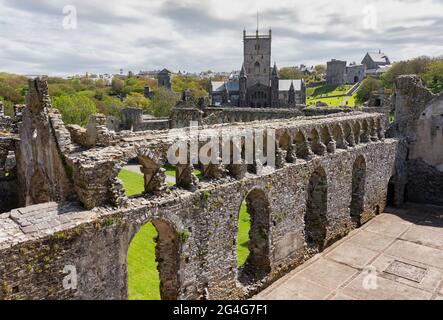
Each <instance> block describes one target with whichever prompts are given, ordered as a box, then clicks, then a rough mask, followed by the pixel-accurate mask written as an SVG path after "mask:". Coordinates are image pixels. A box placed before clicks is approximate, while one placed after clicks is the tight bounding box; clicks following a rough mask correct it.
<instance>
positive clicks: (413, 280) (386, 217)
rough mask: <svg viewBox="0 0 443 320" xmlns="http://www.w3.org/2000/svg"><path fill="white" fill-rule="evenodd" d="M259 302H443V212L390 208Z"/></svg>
mask: <svg viewBox="0 0 443 320" xmlns="http://www.w3.org/2000/svg"><path fill="white" fill-rule="evenodd" d="M386 211H387V212H386V213H383V214H381V215H379V216H377V217H376V218H375V219H373V220H372V221H370V222H368V223H367V224H365V225H364V226H362V227H361V228H359V229H356V230H354V231H352V232H351V233H350V234H349V235H348V236H347V237H345V238H344V239H342V240H340V241H338V242H337V243H335V244H334V245H333V246H331V247H329V248H327V249H326V250H325V251H324V252H322V253H320V254H318V255H316V256H315V257H313V258H312V259H310V260H309V261H308V262H306V263H304V264H303V265H301V266H300V267H298V268H296V269H295V270H293V271H292V272H291V273H289V274H288V275H286V276H284V277H283V278H281V279H279V280H278V281H277V282H275V283H274V284H272V285H271V286H270V287H268V288H267V289H265V290H264V291H262V292H261V293H259V294H258V295H257V296H255V297H254V298H253V299H263V300H267V299H271V300H272V299H282V300H292V299H327V300H334V299H346V300H356V299H357V300H362V299H364V300H373V299H389V300H394V299H395V300H397V299H414V300H415V299H420V300H424V299H426V300H442V299H443V207H436V206H429V205H417V204H407V206H406V208H404V209H391V208H388V209H387V210H386Z"/></svg>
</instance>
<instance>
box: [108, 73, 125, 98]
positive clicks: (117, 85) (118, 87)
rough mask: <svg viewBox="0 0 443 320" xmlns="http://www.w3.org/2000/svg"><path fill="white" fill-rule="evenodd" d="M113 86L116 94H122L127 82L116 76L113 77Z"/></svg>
mask: <svg viewBox="0 0 443 320" xmlns="http://www.w3.org/2000/svg"><path fill="white" fill-rule="evenodd" d="M111 87H112V90H113V91H114V92H115V93H116V94H121V93H122V92H123V88H124V87H125V82H124V81H123V80H121V79H119V78H117V77H114V78H112V83H111Z"/></svg>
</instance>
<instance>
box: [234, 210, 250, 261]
mask: <svg viewBox="0 0 443 320" xmlns="http://www.w3.org/2000/svg"><path fill="white" fill-rule="evenodd" d="M238 223H239V224H238V235H237V265H238V266H239V267H241V266H242V265H243V264H244V263H245V262H246V259H247V258H248V255H249V248H248V244H249V229H250V228H251V218H250V216H249V214H248V211H247V208H246V202H243V204H242V206H241V208H240V214H239V219H238Z"/></svg>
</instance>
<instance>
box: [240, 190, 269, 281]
mask: <svg viewBox="0 0 443 320" xmlns="http://www.w3.org/2000/svg"><path fill="white" fill-rule="evenodd" d="M245 202H246V210H247V212H248V213H249V215H250V221H251V222H250V229H249V242H248V250H249V255H248V257H247V258H246V261H245V263H244V264H243V266H241V267H240V269H239V280H240V282H241V283H243V284H250V283H254V282H256V281H259V280H260V279H263V278H264V277H265V276H266V275H267V274H268V273H269V272H270V270H271V262H270V258H269V254H270V245H269V243H270V239H269V233H270V219H271V218H270V205H269V201H268V198H267V196H266V194H265V193H264V192H263V190H260V189H254V190H252V191H251V192H249V194H248V195H247V196H246V200H245ZM239 211H241V208H240V209H239Z"/></svg>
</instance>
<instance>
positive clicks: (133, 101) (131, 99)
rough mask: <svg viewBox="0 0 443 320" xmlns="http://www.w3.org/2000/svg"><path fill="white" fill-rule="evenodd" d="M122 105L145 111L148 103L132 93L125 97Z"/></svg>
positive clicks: (143, 98)
mask: <svg viewBox="0 0 443 320" xmlns="http://www.w3.org/2000/svg"><path fill="white" fill-rule="evenodd" d="M124 105H125V106H127V107H133V108H142V109H144V110H145V111H148V110H149V105H150V101H149V99H146V98H145V96H144V95H142V94H141V93H138V92H132V93H130V94H129V95H127V96H126V99H125V100H124Z"/></svg>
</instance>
